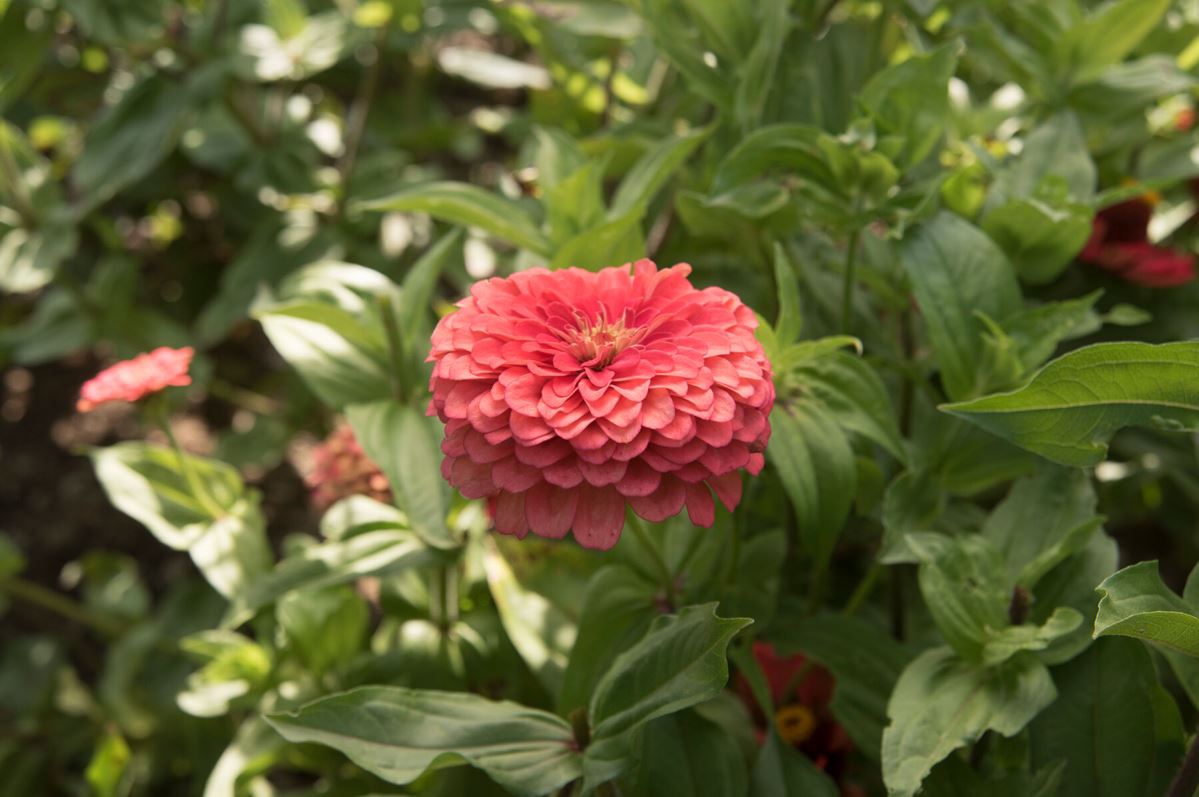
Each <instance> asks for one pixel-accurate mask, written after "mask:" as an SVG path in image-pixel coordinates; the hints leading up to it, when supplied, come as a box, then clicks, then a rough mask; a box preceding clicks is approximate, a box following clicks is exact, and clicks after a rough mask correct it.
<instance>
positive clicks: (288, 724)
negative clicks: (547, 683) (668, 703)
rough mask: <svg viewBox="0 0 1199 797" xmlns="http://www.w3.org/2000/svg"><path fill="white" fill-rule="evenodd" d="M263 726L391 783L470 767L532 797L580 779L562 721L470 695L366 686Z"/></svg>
mask: <svg viewBox="0 0 1199 797" xmlns="http://www.w3.org/2000/svg"><path fill="white" fill-rule="evenodd" d="M266 719H267V721H268V722H269V723H270V724H271V725H272V726H274V728H275V730H277V731H279V733H280V734H282V736H283V737H284V738H285V739H287V740H288V741H290V742H315V743H317V744H323V745H326V746H328V747H332V748H334V749H335V750H338V751H340V752H342V753H344V754H345V755H346V757H347V758H349V759H350V760H351V761H353V762H354V763H355V764H357V765H358V766H360V767H362V768H363V769H365V770H367V771H369V772H371V773H373V774H375V775H378V776H379V777H380V778H382V779H383V780H385V781H387V782H388V783H396V784H400V785H403V784H407V783H411V782H412V781H414V780H416V779H417V778H418V777H420V775H421V774H422V773H424V772H425V771H426V770H428V769H432V768H437V769H440V768H444V767H449V766H457V765H461V764H468V765H470V766H473V767H477V768H478V769H481V770H483V771H484V772H486V773H487V774H488V775H489V776H491V778H492V779H493V780H495V782H496V783H498V784H499V785H500V786H502V787H503V788H505V789H507V790H508V791H509V792H511V793H512V794H516V795H528V796H529V797H535V795H542V794H548V793H549V792H551V791H553V790H554V789H556V788H558V787H559V786H561V785H563V784H565V783H568V782H570V781H572V780H574V779H575V778H577V777H578V776H579V775H580V774H581V766H580V762H581V756H580V755H579V753H578V751H577V750H576V749H575V744H574V737H573V735H572V733H571V729H570V726H569V725H568V724H567V723H566V722H565V721H564V720H562V719H560V718H558V717H555V716H554V715H553V714H549V713H547V712H545V711H540V710H538V709H533V708H527V707H525V706H522V705H519V704H518V703H512V702H510V701H507V700H503V701H492V700H488V699H486V698H484V697H480V696H479V695H475V694H469V693H463V692H437V691H432V690H418V689H403V688H400V687H388V686H364V687H360V688H358V689H352V690H350V691H348V692H342V693H341V694H336V695H331V696H329V697H324V698H321V699H319V700H315V701H313V702H311V703H308V704H307V705H305V706H303V707H302V708H300V709H299V710H298V711H295V712H292V713H290V714H272V715H269V716H268V717H267V718H266Z"/></svg>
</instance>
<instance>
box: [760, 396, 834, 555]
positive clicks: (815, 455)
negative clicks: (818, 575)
mask: <svg viewBox="0 0 1199 797" xmlns="http://www.w3.org/2000/svg"><path fill="white" fill-rule="evenodd" d="M770 421H771V424H772V426H773V428H774V431H773V433H772V434H771V438H770V443H769V444H768V445H767V448H766V460H767V461H768V462H769V463H770V464H771V465H773V466H774V469H775V470H776V471H777V472H778V475H779V479H780V480H781V481H782V483H783V488H784V489H785V490H786V492H787V497H788V498H790V499H791V505H792V506H793V507H794V508H795V515H796V525H797V527H798V529H799V537H800V542H801V544H802V545H803V546H804V548H805V549H806V550H807V552H808V553H809V554H810V555H811V556H812V559H813V561H814V562H815V566H816V567H823V566H824V564H825V563H827V562H828V559H829V557H830V556H831V555H832V552H833V548H834V547H835V545H836V543H837V538H838V537H839V536H840V535H841V529H842V527H843V526H844V525H845V519H846V518H847V517H848V516H849V509H850V505H851V504H852V503H853V496H854V490H855V485H856V482H857V470H856V469H855V467H854V459H853V449H851V448H850V447H849V441H847V440H846V439H845V435H844V434H843V433H842V432H841V430H840V429H839V428H838V427H837V424H836V422H835V421H834V420H833V418H832V417H831V415H830V413H829V412H828V411H827V410H825V409H823V408H821V406H820V405H819V404H817V403H816V402H811V401H801V402H799V403H798V404H797V405H796V406H795V407H789V406H787V405H786V404H778V405H776V406H775V410H774V412H773V413H771V416H770Z"/></svg>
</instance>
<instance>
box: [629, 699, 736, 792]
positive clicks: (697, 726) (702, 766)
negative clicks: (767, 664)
mask: <svg viewBox="0 0 1199 797" xmlns="http://www.w3.org/2000/svg"><path fill="white" fill-rule="evenodd" d="M747 719H748V718H747ZM747 724H748V723H747ZM640 761H641V763H640V766H638V767H637V769H636V771H635V773H634V774H633V776H632V777H631V778H630V780H631V781H632V788H631V789H630V790H629V793H630V794H631V795H633V797H659V795H663V794H714V795H715V794H745V793H746V789H747V788H748V781H749V776H748V773H747V771H746V764H745V759H744V758H743V757H742V755H741V751H740V750H739V749H738V748H737V745H736V743H735V741H734V738H733V736H732V729H730V728H724V727H721V726H720V725H717V724H716V723H714V722H712V721H711V720H708V719H705V718H703V717H702V716H700V715H699V714H698V713H697V712H695V711H680V712H678V713H677V714H668V715H666V716H665V717H659V718H658V719H656V720H654V721H653V722H651V723H649V724H648V725H646V727H645V730H644V732H643V733H642V740H641V755H640Z"/></svg>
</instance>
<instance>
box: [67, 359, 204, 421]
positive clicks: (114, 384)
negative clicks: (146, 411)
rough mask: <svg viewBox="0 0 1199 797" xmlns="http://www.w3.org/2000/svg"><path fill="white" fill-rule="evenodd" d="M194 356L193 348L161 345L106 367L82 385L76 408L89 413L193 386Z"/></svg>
mask: <svg viewBox="0 0 1199 797" xmlns="http://www.w3.org/2000/svg"><path fill="white" fill-rule="evenodd" d="M194 353H195V350H194V349H192V348H191V347H190V346H189V347H186V348H182V349H171V348H167V347H166V346H162V347H160V348H157V349H155V350H154V351H151V352H147V353H146V354H139V355H138V356H136V357H134V358H133V359H131V360H123V361H121V362H119V363H117V364H116V365H113V366H110V367H108V368H105V369H104V370H103V371H101V372H100V373H98V374H96V375H95V376H94V377H92V378H91V379H89V380H87V381H86V382H84V383H83V387H82V388H80V390H79V401H78V402H76V404H75V409H77V410H78V411H79V412H90V411H91V410H94V409H95V408H96V407H98V406H100V405H101V404H107V403H108V402H110V401H137V400H138V399H141V398H144V397H146V396H148V395H150V394H152V393H157V392H158V391H160V390H162V389H163V388H167V387H183V386H185V385H190V384H191V383H192V380H191V376H189V375H188V369H189V368H191V362H192V355H193V354H194Z"/></svg>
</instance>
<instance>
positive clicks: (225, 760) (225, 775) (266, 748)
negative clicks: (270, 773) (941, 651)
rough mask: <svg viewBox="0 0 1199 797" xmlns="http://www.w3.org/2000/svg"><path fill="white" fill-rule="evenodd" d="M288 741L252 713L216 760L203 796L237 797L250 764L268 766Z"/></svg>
mask: <svg viewBox="0 0 1199 797" xmlns="http://www.w3.org/2000/svg"><path fill="white" fill-rule="evenodd" d="M287 747H288V744H287V742H285V741H284V740H283V738H282V737H281V736H279V734H277V733H275V729H274V728H272V727H271V726H270V725H268V724H267V723H266V720H264V719H262V718H261V717H259V716H256V715H251V716H249V717H247V718H246V720H245V721H244V722H242V724H241V725H240V726H239V727H238V729H237V733H235V734H234V736H233V740H232V741H231V742H229V746H228V747H226V748H225V750H224V752H222V753H221V757H220V758H218V759H217V762H216V765H215V766H214V767H213V768H212V772H210V773H209V774H208V780H207V781H206V782H205V784H204V797H238V792H237V786H238V781H239V779H240V778H241V777H242V774H243V773H244V772H245V771H246V770H247V769H248V768H249V767H251V766H253V767H254V768H255V769H258V768H259V767H264V766H269V765H270V764H272V763H274V761H275V760H276V759H277V758H278V757H279V756H280V754H281V753H282V752H283V751H284V750H285V749H287Z"/></svg>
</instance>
